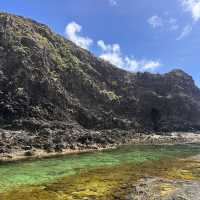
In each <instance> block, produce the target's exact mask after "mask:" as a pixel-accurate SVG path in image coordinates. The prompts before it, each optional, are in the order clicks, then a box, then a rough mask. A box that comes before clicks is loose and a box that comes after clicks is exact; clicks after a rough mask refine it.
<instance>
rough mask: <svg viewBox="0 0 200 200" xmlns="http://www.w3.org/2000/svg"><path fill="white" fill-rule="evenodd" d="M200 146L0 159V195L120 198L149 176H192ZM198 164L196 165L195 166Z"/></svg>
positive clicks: (1, 199) (46, 199) (7, 198)
mask: <svg viewBox="0 0 200 200" xmlns="http://www.w3.org/2000/svg"><path fill="white" fill-rule="evenodd" d="M197 154H200V145H198V144H196V145H195V144H190V145H189V144H188V145H166V146H163V145H162V146H161V145H158V146H154V145H134V146H123V147H120V148H118V149H113V150H106V151H101V152H93V153H82V154H75V155H67V156H61V157H54V158H48V159H40V160H31V161H20V162H12V163H1V164H0V200H79V199H80V200H84V199H85V200H86V199H88V200H89V199H108V200H111V199H115V198H116V197H118V199H120V198H122V199H123V196H124V195H125V194H126V193H127V192H129V189H130V188H131V185H132V184H133V183H135V182H136V181H137V180H139V179H140V178H143V177H145V176H157V177H165V178H168V179H184V180H187V179H188V180H192V179H198V178H199V172H200V162H197V161H191V160H187V159H186V158H188V157H190V156H194V155H197ZM194 169H195V170H194Z"/></svg>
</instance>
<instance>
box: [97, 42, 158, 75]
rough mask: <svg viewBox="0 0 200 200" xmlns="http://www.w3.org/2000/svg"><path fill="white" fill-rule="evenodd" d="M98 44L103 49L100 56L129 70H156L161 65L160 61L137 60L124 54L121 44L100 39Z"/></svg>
mask: <svg viewBox="0 0 200 200" xmlns="http://www.w3.org/2000/svg"><path fill="white" fill-rule="evenodd" d="M97 45H98V46H99V47H100V48H101V50H102V54H101V55H100V58H102V59H104V60H106V61H108V62H110V63H111V64H113V65H116V66H117V67H120V68H122V69H125V70H128V71H133V72H135V71H154V70H155V69H156V68H158V67H160V66H161V64H160V62H159V61H153V60H136V59H135V58H133V57H129V56H125V55H123V54H122V52H121V49H120V45H119V44H105V42H104V41H102V40H100V41H98V42H97Z"/></svg>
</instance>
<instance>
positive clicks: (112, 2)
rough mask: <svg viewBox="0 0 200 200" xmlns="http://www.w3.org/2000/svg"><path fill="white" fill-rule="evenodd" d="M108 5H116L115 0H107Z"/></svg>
mask: <svg viewBox="0 0 200 200" xmlns="http://www.w3.org/2000/svg"><path fill="white" fill-rule="evenodd" d="M109 3H110V5H112V6H116V5H117V3H118V2H117V0H109Z"/></svg>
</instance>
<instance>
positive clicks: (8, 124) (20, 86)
mask: <svg viewBox="0 0 200 200" xmlns="http://www.w3.org/2000/svg"><path fill="white" fill-rule="evenodd" d="M0 111H1V112H0V126H1V128H2V129H7V130H15V131H16V130H23V131H25V132H26V133H27V132H29V133H31V134H33V133H35V134H36V133H37V134H38V133H41V132H44V133H43V135H42V137H44V135H45V134H46V135H47V136H46V137H47V138H48V135H49V134H51V133H52V131H54V132H55V135H56V134H57V135H59V131H60V130H62V134H63V137H66V138H67V137H68V136H69V135H74V134H73V133H72V132H73V131H72V129H75V130H76V131H75V132H76V134H75V135H78V136H77V137H76V139H77V138H79V137H81V135H83V134H82V132H84V133H86V132H87V133H88V132H90V130H106V129H122V130H135V131H136V132H138V131H153V130H156V131H175V130H177V131H181V130H185V131H189V130H194V129H200V90H199V89H198V88H197V87H196V86H195V84H194V81H193V80H192V77H190V76H189V75H187V74H186V73H184V72H183V71H181V70H174V71H172V72H170V73H167V74H164V75H160V74H150V73H129V72H126V71H123V70H121V69H118V68H116V67H115V66H113V65H111V64H109V63H108V62H105V61H103V60H101V59H99V58H96V57H95V56H93V55H92V54H91V53H90V52H88V51H86V50H84V49H81V48H79V47H77V46H76V45H75V44H73V43H72V42H70V41H68V40H66V39H64V38H63V37H61V36H59V35H57V34H55V33H53V32H52V31H51V30H50V29H49V28H48V27H47V26H45V25H43V24H39V23H37V22H35V21H32V20H30V19H25V18H22V17H19V16H14V15H10V14H6V13H0ZM2 137H3V136H2ZM38 137H39V138H40V136H38ZM65 140H69V138H68V139H65ZM72 142H73V139H72Z"/></svg>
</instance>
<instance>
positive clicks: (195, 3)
mask: <svg viewBox="0 0 200 200" xmlns="http://www.w3.org/2000/svg"><path fill="white" fill-rule="evenodd" d="M180 2H181V4H182V6H183V8H184V10H185V11H187V12H190V13H191V15H192V18H193V20H194V21H196V22H197V21H198V20H200V0H180Z"/></svg>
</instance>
